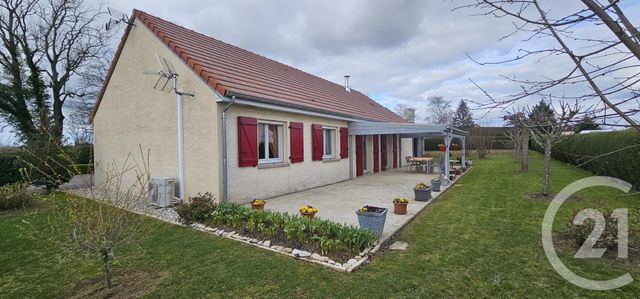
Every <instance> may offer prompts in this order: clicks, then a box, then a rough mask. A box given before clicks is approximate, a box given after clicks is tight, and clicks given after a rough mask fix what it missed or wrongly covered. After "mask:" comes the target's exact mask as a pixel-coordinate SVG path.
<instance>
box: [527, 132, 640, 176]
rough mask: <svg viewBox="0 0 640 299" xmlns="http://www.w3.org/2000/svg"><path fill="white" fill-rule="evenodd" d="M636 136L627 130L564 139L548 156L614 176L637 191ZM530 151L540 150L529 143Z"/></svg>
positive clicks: (639, 138)
mask: <svg viewBox="0 0 640 299" xmlns="http://www.w3.org/2000/svg"><path fill="white" fill-rule="evenodd" d="M639 144H640V133H638V132H636V131H635V130H632V129H628V130H624V131H616V132H596V133H589V134H578V135H572V136H567V137H565V138H564V139H563V140H562V141H561V142H560V143H558V144H556V145H555V146H554V147H553V149H552V150H551V157H552V158H554V159H556V160H559V161H562V162H565V163H569V164H571V165H578V166H579V167H580V168H583V169H585V170H588V171H591V172H593V173H594V174H596V175H606V176H612V177H616V178H619V179H622V180H625V181H627V182H629V183H630V184H633V186H634V188H635V189H640V171H638V169H640V145H639ZM532 145H533V146H532V149H534V150H536V151H541V149H540V148H539V147H538V146H536V145H535V144H532Z"/></svg>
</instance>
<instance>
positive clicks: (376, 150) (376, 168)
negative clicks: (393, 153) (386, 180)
mask: <svg viewBox="0 0 640 299" xmlns="http://www.w3.org/2000/svg"><path fill="white" fill-rule="evenodd" d="M379 143H380V135H373V172H378V171H380V154H379V153H380V146H379Z"/></svg>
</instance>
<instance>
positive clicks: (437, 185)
mask: <svg viewBox="0 0 640 299" xmlns="http://www.w3.org/2000/svg"><path fill="white" fill-rule="evenodd" d="M440 187H442V181H436V180H431V188H432V189H433V192H440Z"/></svg>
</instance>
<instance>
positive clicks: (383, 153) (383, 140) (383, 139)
mask: <svg viewBox="0 0 640 299" xmlns="http://www.w3.org/2000/svg"><path fill="white" fill-rule="evenodd" d="M380 155H381V156H382V157H381V160H382V161H381V163H380V164H382V167H381V168H382V171H385V170H387V135H381V136H380Z"/></svg>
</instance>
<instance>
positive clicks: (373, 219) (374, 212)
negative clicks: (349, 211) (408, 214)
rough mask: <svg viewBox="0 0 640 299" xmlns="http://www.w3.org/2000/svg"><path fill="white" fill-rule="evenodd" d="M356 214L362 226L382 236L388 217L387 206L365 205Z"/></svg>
mask: <svg viewBox="0 0 640 299" xmlns="http://www.w3.org/2000/svg"><path fill="white" fill-rule="evenodd" d="M356 215H357V216H358V223H359V224H360V228H364V229H369V230H371V231H373V232H374V233H375V234H376V235H377V236H378V238H380V237H381V236H382V230H383V229H384V222H385V220H386V219H387V209H386V208H380V207H374V206H364V207H362V208H360V209H359V210H357V211H356Z"/></svg>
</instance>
